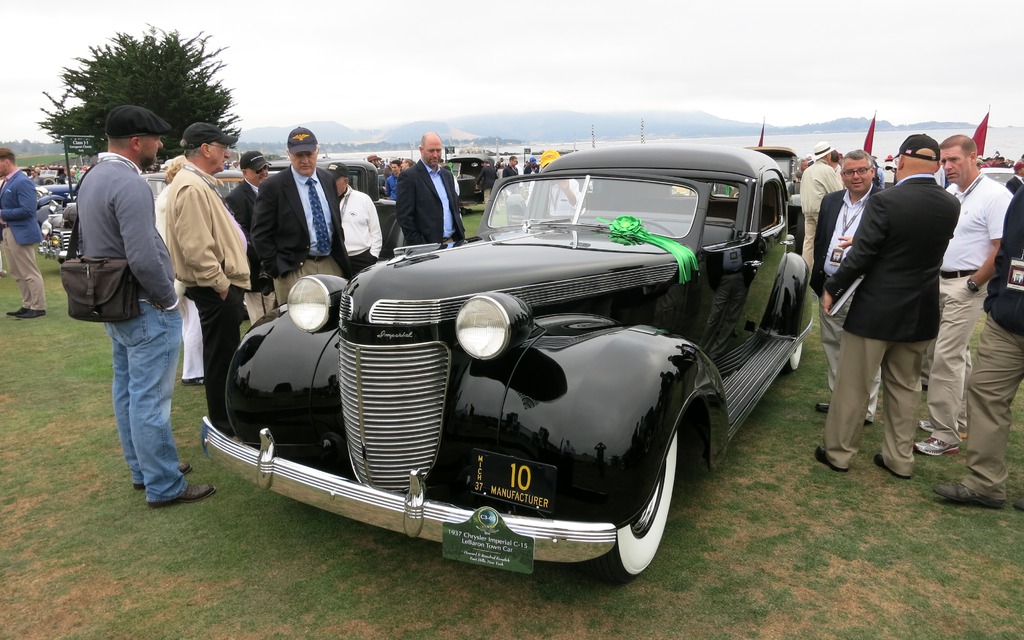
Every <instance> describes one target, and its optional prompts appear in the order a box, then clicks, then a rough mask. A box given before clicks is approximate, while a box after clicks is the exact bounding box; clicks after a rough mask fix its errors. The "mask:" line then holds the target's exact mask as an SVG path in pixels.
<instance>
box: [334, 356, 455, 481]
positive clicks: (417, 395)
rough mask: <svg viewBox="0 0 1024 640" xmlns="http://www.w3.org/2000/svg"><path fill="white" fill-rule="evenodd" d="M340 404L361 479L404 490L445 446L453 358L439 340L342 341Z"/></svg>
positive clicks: (351, 455)
mask: <svg viewBox="0 0 1024 640" xmlns="http://www.w3.org/2000/svg"><path fill="white" fill-rule="evenodd" d="M340 352H341V367H340V371H341V403H342V412H343V415H344V417H345V433H346V435H347V439H348V450H349V455H350V457H351V460H352V466H353V468H354V470H355V473H356V477H357V478H358V479H359V481H360V482H364V483H366V484H369V485H371V486H374V487H377V488H378V489H387V490H391V491H404V490H405V489H408V487H409V472H410V471H414V470H420V471H422V472H424V473H426V472H428V471H429V470H430V468H431V466H433V464H434V459H435V458H436V457H437V449H438V446H439V445H440V442H441V420H442V418H443V417H444V398H445V392H446V390H447V387H448V371H449V368H450V361H451V356H450V353H449V351H448V347H447V346H445V345H444V344H443V343H440V342H431V343H425V344H416V345H401V346H395V347H382V346H367V345H358V344H353V343H351V342H348V341H346V340H342V341H341V349H340Z"/></svg>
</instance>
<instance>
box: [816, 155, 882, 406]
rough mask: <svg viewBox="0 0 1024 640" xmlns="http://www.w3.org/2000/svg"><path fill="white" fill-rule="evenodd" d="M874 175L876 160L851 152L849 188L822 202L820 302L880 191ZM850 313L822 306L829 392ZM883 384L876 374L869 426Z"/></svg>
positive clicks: (845, 174)
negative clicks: (828, 310) (871, 199)
mask: <svg viewBox="0 0 1024 640" xmlns="http://www.w3.org/2000/svg"><path fill="white" fill-rule="evenodd" d="M874 174H875V166H874V160H872V158H871V156H870V155H868V154H867V152H865V151H862V150H860V149H857V150H856V151H850V152H849V153H847V154H846V155H845V156H843V168H842V171H841V172H840V173H839V176H840V178H842V181H843V186H845V187H846V188H845V189H843V190H842V191H833V192H832V193H829V194H827V195H826V196H825V197H824V198H822V200H821V208H820V210H819V211H818V230H817V232H815V236H814V264H813V265H812V266H811V289H813V290H814V293H815V294H817V296H818V298H821V294H822V292H823V290H824V286H825V281H826V280H827V279H828V278H829V277H830V276H831V275H832V274H834V273H835V272H836V271H837V270H838V269H839V265H840V264H841V263H842V261H843V258H844V257H846V254H847V253H849V251H850V247H851V245H852V244H853V235H854V234H855V233H857V228H858V227H859V226H860V221H861V218H862V216H863V214H864V207H865V206H866V205H867V201H868V198H869V197H871V195H872V194H874V193H877V192H878V191H880V189H879V188H878V187H876V186H874V181H873V180H872V178H873V177H874ZM849 309H850V305H849V300H847V304H845V305H843V306H842V308H840V310H839V311H838V312H836V313H835V314H834V315H831V316H830V315H828V314H826V313H825V312H824V311H823V310H822V309H821V305H819V306H818V311H819V314H818V317H819V320H820V326H821V347H822V350H823V351H824V352H825V360H826V361H827V362H828V388H829V391H832V390H833V389H835V382H836V369H838V367H839V344H840V339H841V337H842V335H843V323H844V322H846V314H847V312H848V311H849ZM881 381H882V380H881V377H880V375H879V374H877V373H876V374H875V379H874V382H873V383H872V385H871V397H870V399H869V400H868V409H867V413H866V414H865V416H864V421H865V422H866V423H871V422H874V421H875V409H876V408H877V407H878V387H879V385H880V384H881ZM814 408H815V409H816V410H817V411H820V412H822V413H828V410H829V403H827V402H819V403H817V404H816V405H814Z"/></svg>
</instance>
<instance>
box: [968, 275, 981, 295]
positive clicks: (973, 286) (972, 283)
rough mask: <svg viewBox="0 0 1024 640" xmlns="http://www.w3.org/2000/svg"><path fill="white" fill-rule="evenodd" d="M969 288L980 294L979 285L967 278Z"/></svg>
mask: <svg viewBox="0 0 1024 640" xmlns="http://www.w3.org/2000/svg"><path fill="white" fill-rule="evenodd" d="M967 288H968V289H970V290H971V291H973V292H974V293H978V285H977V283H975V282H974V280H971V279H970V278H967Z"/></svg>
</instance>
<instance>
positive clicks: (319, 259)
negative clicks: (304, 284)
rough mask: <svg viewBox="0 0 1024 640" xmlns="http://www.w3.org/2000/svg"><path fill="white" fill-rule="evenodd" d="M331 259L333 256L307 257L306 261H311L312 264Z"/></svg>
mask: <svg viewBox="0 0 1024 640" xmlns="http://www.w3.org/2000/svg"><path fill="white" fill-rule="evenodd" d="M330 257H331V256H306V260H310V261H312V262H320V261H321V260H326V259H327V258H330Z"/></svg>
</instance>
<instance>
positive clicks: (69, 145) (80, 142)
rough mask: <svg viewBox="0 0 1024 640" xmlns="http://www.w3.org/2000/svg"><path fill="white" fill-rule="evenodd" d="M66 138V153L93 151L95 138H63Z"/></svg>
mask: <svg viewBox="0 0 1024 640" xmlns="http://www.w3.org/2000/svg"><path fill="white" fill-rule="evenodd" d="M63 138H64V151H65V152H70V151H78V152H85V151H92V149H93V143H92V141H93V140H94V139H95V137H94V136H63Z"/></svg>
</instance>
